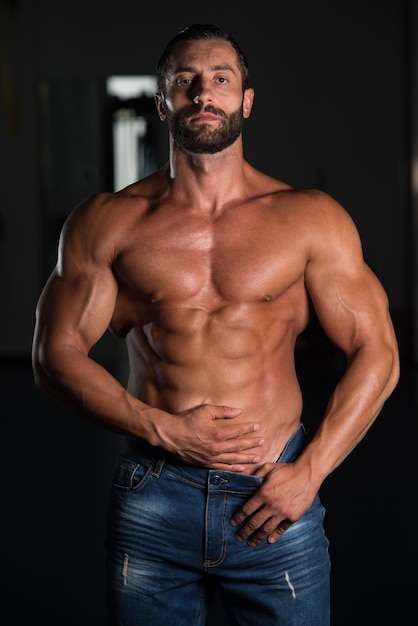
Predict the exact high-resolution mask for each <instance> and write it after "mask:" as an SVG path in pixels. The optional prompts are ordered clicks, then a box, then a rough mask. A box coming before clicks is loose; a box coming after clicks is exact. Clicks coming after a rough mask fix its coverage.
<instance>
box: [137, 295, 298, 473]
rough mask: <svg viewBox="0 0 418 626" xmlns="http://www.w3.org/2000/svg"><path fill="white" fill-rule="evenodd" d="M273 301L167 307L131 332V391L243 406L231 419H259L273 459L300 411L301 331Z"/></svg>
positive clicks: (177, 406) (158, 401) (180, 408)
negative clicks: (208, 308)
mask: <svg viewBox="0 0 418 626" xmlns="http://www.w3.org/2000/svg"><path fill="white" fill-rule="evenodd" d="M258 306H261V307H265V306H270V305H268V304H259V305H258ZM273 309H274V306H273V307H272V311H271V315H270V314H268V315H266V311H265V310H264V311H262V312H261V311H257V307H254V306H253V307H249V308H246V309H245V310H244V309H243V307H240V308H239V309H238V310H237V311H234V309H233V308H232V309H231V307H229V310H223V309H222V310H220V311H218V312H216V313H210V314H209V313H207V312H205V311H203V310H201V309H196V310H194V309H190V310H185V309H184V308H180V307H174V308H170V307H162V308H161V309H160V310H159V312H158V314H157V315H155V316H154V317H155V321H153V322H150V323H148V324H145V325H144V326H143V327H142V328H141V329H138V328H134V329H132V330H131V331H130V333H129V334H128V336H127V347H128V354H129V361H130V377H129V384H128V389H129V391H130V392H131V393H132V394H133V395H135V396H136V397H138V398H139V399H140V400H141V401H143V402H145V403H146V404H148V405H150V406H153V407H156V408H160V409H162V410H165V411H167V412H169V413H173V414H180V413H182V412H185V411H187V410H189V409H193V408H196V407H198V406H201V405H205V404H210V405H216V406H228V407H233V408H239V409H241V413H240V415H239V416H238V417H236V418H234V424H235V423H240V422H242V423H245V422H257V423H258V424H259V431H258V432H257V433H256V434H257V438H259V437H263V438H264V440H265V444H264V445H263V446H261V447H257V449H256V453H257V455H258V456H260V458H261V461H260V464H261V463H262V462H273V461H274V460H275V459H276V458H277V456H278V455H279V454H280V452H281V450H282V449H283V447H284V445H285V444H286V442H287V440H288V439H289V437H290V436H291V434H292V433H293V432H294V430H295V429H296V428H297V426H298V425H299V423H300V415H301V411H302V395H301V390H300V387H299V384H298V380H297V376H296V372H295V368H294V347H295V338H296V334H297V333H296V332H295V328H294V324H292V322H290V321H289V320H283V319H280V316H278V315H277V311H276V312H274V310H273ZM257 313H259V314H257ZM229 423H230V422H229ZM248 470H249V472H253V471H254V470H255V467H254V466H251V468H250V467H249V468H248Z"/></svg>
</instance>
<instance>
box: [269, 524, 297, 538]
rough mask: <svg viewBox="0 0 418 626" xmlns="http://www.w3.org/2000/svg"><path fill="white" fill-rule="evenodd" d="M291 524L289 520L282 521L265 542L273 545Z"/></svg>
mask: <svg viewBox="0 0 418 626" xmlns="http://www.w3.org/2000/svg"><path fill="white" fill-rule="evenodd" d="M293 523H294V522H291V521H290V520H289V519H284V520H282V521H281V522H280V524H278V525H277V528H276V529H275V530H274V531H273V532H272V533H271V534H270V535H269V536H268V537H267V541H268V542H269V543H275V542H276V541H277V540H278V539H280V537H281V536H282V535H283V533H285V532H286V530H287V529H288V528H290V527H291V526H292V524H293Z"/></svg>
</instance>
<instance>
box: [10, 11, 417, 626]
mask: <svg viewBox="0 0 418 626" xmlns="http://www.w3.org/2000/svg"><path fill="white" fill-rule="evenodd" d="M192 22H212V23H215V24H217V25H219V26H221V27H222V28H224V29H225V30H227V31H228V32H230V33H231V34H232V35H233V36H235V37H236V39H237V40H238V41H239V43H240V44H241V45H242V47H243V48H244V50H245V52H246V53H247V55H248V57H249V61H250V73H251V78H252V80H251V82H252V85H253V86H254V88H255V90H256V97H255V104H254V110H253V114H252V116H251V118H250V120H248V121H247V122H246V125H245V127H244V145H245V156H246V158H247V160H249V161H250V162H251V163H252V164H253V165H254V166H255V167H257V168H259V169H262V170H264V171H266V172H267V173H269V174H271V175H273V176H275V177H277V178H281V179H283V180H286V181H287V182H289V183H290V184H292V185H294V186H295V187H310V186H315V187H319V188H321V189H323V190H325V191H327V192H328V193H330V194H331V195H332V196H333V197H335V198H336V199H337V200H338V201H339V202H341V204H343V206H345V208H346V209H347V210H348V211H349V212H350V214H351V215H352V217H353V219H354V220H355V222H356V224H357V226H358V228H359V231H360V235H361V237H362V240H363V245H364V253H365V257H366V260H367V262H368V263H369V264H370V266H371V267H372V268H373V270H374V271H375V272H376V274H377V275H378V276H379V278H380V279H381V281H382V282H383V284H384V286H385V288H386V290H387V292H388V295H389V299H390V302H391V312H392V315H393V319H394V323H395V328H396V332H397V335H398V338H399V343H400V348H401V356H402V376H401V381H400V383H399V385H398V387H397V389H396V390H395V392H394V394H393V395H392V397H391V398H390V399H389V401H388V402H387V404H386V405H385V407H384V409H383V411H382V413H381V415H380V417H379V418H378V420H377V421H376V423H375V424H374V425H373V427H372V429H371V431H370V432H369V434H368V435H367V437H366V438H365V439H364V440H363V442H362V443H361V444H360V445H359V446H358V447H357V448H356V450H355V451H354V452H353V453H352V454H351V455H350V457H349V458H348V459H347V460H346V461H345V462H344V464H343V465H342V466H341V467H340V468H338V469H337V470H336V471H335V472H334V474H333V475H331V476H330V477H329V478H328V479H327V481H326V483H325V484H324V486H323V489H322V491H321V495H322V499H323V502H324V504H325V506H326V509H327V515H326V530H327V534H328V536H329V539H330V542H331V548H330V552H331V558H332V616H333V619H332V625H333V626H348V625H351V624H353V623H355V624H356V625H357V626H366V625H367V626H370V625H371V624H373V625H374V624H379V625H382V626H383V625H385V626H386V625H387V626H389V625H390V626H411V625H417V624H418V610H417V608H416V593H417V590H418V586H417V582H418V581H417V570H416V563H417V557H418V554H417V539H416V530H415V529H416V527H417V522H418V512H417V482H418V480H417V478H418V474H417V469H416V456H417V455H416V441H417V415H418V412H417V404H418V402H417V395H418V392H417V382H418V380H417V379H418V375H417V364H418V347H417V346H418V344H417V333H416V331H415V329H414V326H415V327H416V319H417V317H418V315H417V307H416V303H417V300H418V295H417V294H418V286H417V276H418V271H417V268H418V262H417V251H416V234H417V222H418V220H417V218H416V215H417V213H418V207H417V198H416V195H414V188H415V189H418V187H417V186H416V183H414V176H418V173H416V174H414V171H415V172H416V165H415V169H414V163H415V164H416V162H417V158H418V157H417V152H418V150H417V117H418V113H417V102H418V99H417V76H418V74H417V67H418V54H417V32H418V8H417V2H416V1H415V0H409V1H402V0H352V1H348V0H346V1H345V2H339V1H338V0H318V1H317V2H312V1H311V0H285V1H283V2H277V3H271V2H267V1H266V0H261V1H259V2H257V3H256V5H253V6H251V7H250V8H249V9H244V8H243V5H242V4H239V3H229V4H228V3H225V2H219V1H218V0H213V1H212V2H211V3H210V4H207V5H205V6H203V5H197V4H196V3H195V2H190V1H188V0H183V1H180V2H160V3H158V4H157V3H154V4H151V3H140V2H132V1H128V0H119V1H118V2H116V1H115V2H109V1H107V2H104V1H102V2H99V0H91V1H90V2H86V1H85V0H84V1H81V0H73V1H72V2H68V1H63V2H57V1H56V0H14V1H12V0H0V50H1V55H0V59H1V64H0V78H1V82H0V90H1V91H0V93H1V103H0V105H1V106H0V159H1V165H2V167H1V172H2V176H1V185H0V268H1V269H0V293H1V300H0V303H1V306H0V385H1V387H0V390H1V394H2V399H3V405H2V406H3V408H2V411H1V414H2V417H3V419H2V429H1V439H0V441H1V444H0V445H1V460H2V476H3V480H2V498H1V502H2V509H1V511H2V512H1V517H2V522H3V525H2V528H3V531H2V541H1V561H0V562H1V574H2V581H1V594H0V608H1V611H2V615H3V616H4V618H3V619H2V623H4V624H7V626H9V625H10V626H29V625H32V624H43V626H53V625H54V626H57V625H60V626H66V625H70V624H71V625H73V624H77V625H78V626H87V625H89V626H91V625H94V626H96V625H97V626H102V625H103V626H105V623H106V617H105V616H106V610H105V595H104V550H103V539H104V532H105V515H106V505H107V497H108V487H109V482H110V478H111V473H112V469H113V463H114V460H115V456H116V454H117V450H118V446H119V443H120V441H119V439H118V437H117V436H115V435H113V434H110V433H108V432H106V431H105V430H102V429H100V428H98V427H95V426H92V425H91V424H88V423H86V422H85V421H84V420H82V419H81V418H80V417H78V416H76V415H74V414H73V413H72V412H70V411H69V410H68V409H66V408H64V407H62V406H61V405H59V404H58V403H56V402H55V401H54V400H53V399H52V398H49V397H47V396H45V395H44V394H42V393H40V392H39V391H37V390H36V389H35V387H34V384H33V377H32V372H31V368H30V348H31V340H32V331H33V323H34V309H35V303H36V300H37V298H38V296H39V293H40V290H41V288H42V286H43V283H44V281H45V279H46V277H47V275H48V273H49V272H50V271H51V269H52V264H53V262H54V258H55V253H56V242H57V234H58V231H59V228H60V226H61V224H62V221H63V220H64V219H65V217H66V215H68V213H69V211H70V210H71V209H72V208H73V206H74V204H75V203H76V202H78V201H79V200H81V198H82V197H84V196H85V195H87V194H89V193H91V192H93V191H97V190H100V189H105V188H108V187H109V185H110V181H109V167H108V144H107V140H106V137H107V133H108V130H109V129H108V128H107V127H106V119H107V118H106V102H107V100H106V98H105V97H104V96H103V94H102V91H101V88H102V85H103V84H104V81H105V80H106V78H107V77H108V76H111V75H147V74H154V70H155V63H156V60H157V58H158V56H159V53H160V52H161V50H162V48H163V46H164V45H165V44H166V42H167V41H168V39H169V38H170V37H171V36H172V35H173V34H174V33H175V32H177V31H178V30H180V29H181V28H183V27H184V26H185V25H187V24H189V23H192ZM48 90H49V91H48ZM46 92H48V93H52V94H58V98H57V101H54V102H55V104H54V106H53V108H52V110H49V109H48V111H47V112H46V113H45V109H44V108H43V104H44V103H45V93H46ZM85 93H88V94H90V95H88V97H84V96H83V94H85ZM91 94H93V95H91ZM98 94H99V95H98ZM95 98H96V99H95ZM93 104H94V106H93ZM156 132H157V137H156V146H157V158H158V159H159V160H161V163H162V162H163V160H164V159H165V152H164V150H165V136H164V128H159V130H158V131H156ZM45 138H47V139H48V141H49V142H50V143H48V142H46V140H45ZM51 145H52V146H53V149H52V148H51ZM45 146H47V148H48V149H46V148H45ZM414 185H415V187H414ZM414 320H415V324H414ZM95 354H96V357H97V359H98V360H99V361H101V362H102V363H103V364H104V365H106V366H107V367H109V368H110V369H111V371H113V372H114V374H115V376H117V377H119V378H120V379H121V380H122V381H124V380H126V365H125V363H124V360H123V357H124V348H123V346H122V345H121V344H120V342H117V340H115V339H113V338H112V337H110V336H106V337H105V338H104V340H103V341H102V342H101V343H100V345H99V346H98V347H97V349H96V351H95ZM297 363H298V372H299V377H300V381H301V385H302V390H303V393H304V398H305V409H304V421H305V424H306V426H307V428H308V430H309V431H310V432H313V431H314V429H315V427H316V425H317V423H318V421H319V420H320V418H321V415H322V413H323V410H324V407H325V404H326V401H327V398H328V396H329V394H330V392H331V390H332V388H333V385H334V384H335V381H336V380H337V379H338V376H339V375H340V374H341V371H342V362H341V359H340V357H339V355H338V354H337V353H336V352H335V351H334V349H333V348H332V347H331V346H330V345H329V344H328V342H327V341H326V340H325V339H324V337H323V336H322V334H321V333H320V331H319V330H318V329H317V328H316V327H315V326H313V327H312V328H311V329H310V330H309V331H308V332H307V333H306V335H305V336H304V337H303V338H302V340H301V342H300V344H299V346H298V353H297ZM0 619H1V618H0ZM210 624H211V626H212V625H213V624H216V625H217V626H223V624H225V625H226V624H228V622H227V620H226V617H225V615H224V612H223V609H222V606H221V605H220V603H219V599H218V598H217V599H216V601H215V604H214V606H213V608H212V614H211V619H210ZM260 626H261V625H260Z"/></svg>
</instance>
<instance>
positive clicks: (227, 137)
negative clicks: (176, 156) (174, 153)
mask: <svg viewBox="0 0 418 626" xmlns="http://www.w3.org/2000/svg"><path fill="white" fill-rule="evenodd" d="M201 110H202V111H205V112H206V113H213V114H214V115H218V116H219V117H220V121H221V123H220V125H219V126H218V128H215V129H213V128H212V127H211V125H210V124H205V123H202V124H198V125H197V126H196V127H195V128H193V129H191V128H189V127H188V126H187V119H188V118H189V117H191V116H192V115H195V114H196V112H197V109H196V106H195V105H193V106H190V107H188V108H187V109H183V111H180V113H177V114H175V113H172V112H170V111H169V112H168V113H167V125H168V129H169V131H170V133H171V135H172V137H173V140H174V143H175V144H176V145H177V146H178V147H179V148H183V149H184V150H187V151H189V152H194V153H197V154H215V153H216V152H221V151H222V150H225V148H228V147H229V146H230V145H231V144H233V143H234V141H235V140H236V139H238V137H239V136H240V134H241V132H242V126H243V119H244V117H243V113H242V107H240V108H239V109H238V110H237V111H235V112H234V113H231V114H229V115H228V114H227V113H225V112H224V111H222V109H216V108H215V107H213V106H211V105H210V104H208V105H206V106H205V107H202V108H201Z"/></svg>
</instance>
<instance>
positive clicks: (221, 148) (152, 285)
mask: <svg viewBox="0 0 418 626" xmlns="http://www.w3.org/2000/svg"><path fill="white" fill-rule="evenodd" d="M158 79H159V93H158V94H157V95H156V97H155V100H156V107H157V111H158V115H159V117H160V119H161V120H162V121H164V122H166V123H167V124H168V129H169V142H170V156H169V162H168V163H167V164H166V165H164V166H163V167H162V168H161V169H159V170H158V171H156V172H155V173H153V174H151V175H150V176H148V177H147V178H145V179H144V180H141V181H139V182H136V183H134V184H133V185H130V186H129V187H127V188H126V189H124V190H122V191H120V192H118V193H101V194H97V195H95V196H93V197H91V198H89V199H87V200H85V201H84V202H82V203H81V204H80V205H79V206H78V207H77V208H76V209H75V210H74V211H73V213H72V214H71V215H70V216H69V218H68V219H67V221H66V224H65V225H64V228H63V231H62V235H61V239H60V244H59V254H58V262H57V265H56V268H55V269H54V271H53V272H52V275H51V277H50V278H49V280H48V282H47V284H46V286H45V288H44V290H43V293H42V294H41V297H40V300H39V305H38V308H37V319H36V328H35V334H34V344H33V367H34V372H35V378H36V382H37V384H38V386H39V387H40V388H42V389H43V390H45V391H47V392H48V393H50V394H52V395H54V396H55V397H57V398H59V399H60V400H62V401H63V402H65V403H66V404H68V405H69V406H70V407H72V408H73V409H74V410H76V411H79V412H81V413H82V414H83V415H85V416H87V417H90V418H93V419H94V420H96V421H97V422H99V423H101V424H102V425H107V426H108V427H109V428H113V429H116V430H117V431H119V432H122V433H124V434H125V435H126V438H125V440H126V443H125V444H124V448H123V449H122V450H121V455H120V457H119V458H118V461H117V468H116V471H115V477H114V482H113V486H112V494H111V498H110V503H109V521H108V537H107V551H108V578H109V611H110V616H111V617H110V621H111V623H112V624H124V625H125V626H131V625H132V626H133V625H135V626H138V625H141V626H142V625H143V626H149V624H153V626H156V625H159V624H161V625H162V624H164V625H165V624H170V625H171V624H173V625H176V626H177V625H179V624H184V625H190V626H192V625H196V624H199V625H200V624H204V623H205V616H206V610H207V608H206V607H207V600H208V598H209V596H210V589H211V588H212V586H213V584H215V583H216V584H217V585H218V587H219V589H220V593H221V595H222V597H223V599H224V602H225V606H226V609H227V611H228V612H229V614H230V616H231V620H232V622H233V623H234V624H240V625H241V624H246V625H248V624H251V625H253V626H260V625H261V624H262V625H263V626H266V625H270V624H281V626H290V625H292V626H309V625H310V626H326V625H328V624H329V612H330V611H329V557H328V542H327V539H326V537H325V535H324V531H323V524H322V521H323V514H324V511H323V507H322V505H321V503H320V500H319V497H318V490H319V488H320V486H321V484H322V483H323V481H324V479H325V478H326V477H327V476H328V475H329V474H330V472H332V471H333V470H334V469H335V468H336V467H337V466H338V465H339V464H340V463H341V462H342V461H343V460H344V459H345V458H346V457H347V455H348V454H349V453H350V452H351V451H352V450H353V448H354V447H355V446H356V445H357V444H358V443H359V441H360V440H361V439H362V438H363V437H364V435H365V434H366V432H367V431H368V429H369V428H370V426H371V425H372V423H373V421H374V420H375V418H376V417H377V415H378V414H379V412H380V410H381V408H382V406H383V404H384V402H385V401H386V399H387V398H388V396H389V395H390V394H391V392H392V390H393V389H394V387H395V385H396V383H397V380H398V375H399V370H398V368H399V366H398V352H397V344H396V339H395V336H394V331H393V327H392V323H391V320H390V316H389V312H388V302H387V297H386V294H385V292H384V290H383V288H382V286H381V284H380V283H379V281H378V280H377V278H376V277H375V276H374V274H373V273H372V272H371V270H370V269H369V268H368V267H367V265H366V264H365V262H364V259H363V256H362V250H361V244H360V241H359V236H358V233H357V230H356V228H355V226H354V224H353V222H352V220H351V219H350V217H349V215H348V214H347V212H346V211H345V210H344V209H343V208H342V207H341V206H340V205H339V204H338V203H337V202H336V201H334V200H333V199H332V198H330V197H329V196H328V195H326V194H324V193H322V192H319V191H316V190H307V191H297V190H294V189H292V188H291V187H289V185H287V184H285V183H283V182H280V181H278V180H275V179H273V178H271V177H269V176H267V175H265V174H263V173H261V172H259V171H256V170H255V169H254V168H253V167H251V165H249V163H247V162H246V161H245V160H244V158H243V144H242V134H241V133H242V124H243V119H246V118H248V117H249V116H250V113H251V108H252V105H253V98H254V92H253V89H251V88H249V87H248V70H247V64H246V59H245V57H244V55H243V54H242V51H241V50H240V48H239V46H238V45H237V44H236V42H235V41H233V40H232V39H231V38H230V37H229V36H228V35H226V34H225V33H223V32H221V31H220V30H218V29H217V28H216V27H214V26H208V25H203V26H202V25H193V26H191V27H189V28H187V29H185V30H184V31H182V32H181V33H179V34H178V35H176V36H175V37H174V39H173V40H172V41H171V42H170V44H169V45H168V47H167V48H166V50H165V52H164V53H163V55H162V56H161V59H160V62H159V65H158ZM310 301H311V302H312V303H313V306H314V308H315V310H316V313H317V315H318V319H319V321H320V323H321V325H322V327H323V329H324V330H325V332H326V333H327V335H328V337H329V338H330V340H331V341H332V342H333V343H334V344H335V345H336V346H338V348H340V349H341V351H342V352H343V353H344V354H345V356H346V359H347V368H346V371H345V373H344V375H343V376H342V378H341V380H340V381H339V383H338V385H337V386H336V389H335V391H334V393H333V394H332V397H331V398H330V401H329V403H328V406H327V409H326V413H325V415H324V417H323V420H322V422H321V424H320V426H319V428H318V430H317V432H316V433H315V435H314V436H313V438H312V439H311V440H310V441H307V440H306V435H305V432H304V429H303V425H301V410H302V394H301V390H300V388H299V384H298V380H297V377H296V373H295V364H294V351H295V342H296V339H297V337H298V335H299V334H300V333H301V332H302V331H303V330H304V329H305V328H306V326H307V324H308V318H309V302H310ZM108 327H110V328H111V330H112V331H113V333H115V334H116V335H117V336H119V337H122V338H124V339H125V340H126V344H127V349H128V354H129V364H130V376H129V382H128V385H127V389H125V388H124V387H123V386H122V385H121V384H120V383H119V382H118V381H117V380H115V379H114V378H113V377H112V376H111V375H110V373H108V372H107V371H105V369H104V368H103V367H101V366H100V365H99V364H98V363H96V362H94V361H93V360H92V359H91V358H90V357H89V351H90V350H91V348H92V347H93V346H94V344H95V343H96V342H97V341H98V340H99V339H100V338H101V337H102V335H103V334H104V333H105V331H106V329H107V328H108ZM252 548H256V549H252Z"/></svg>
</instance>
